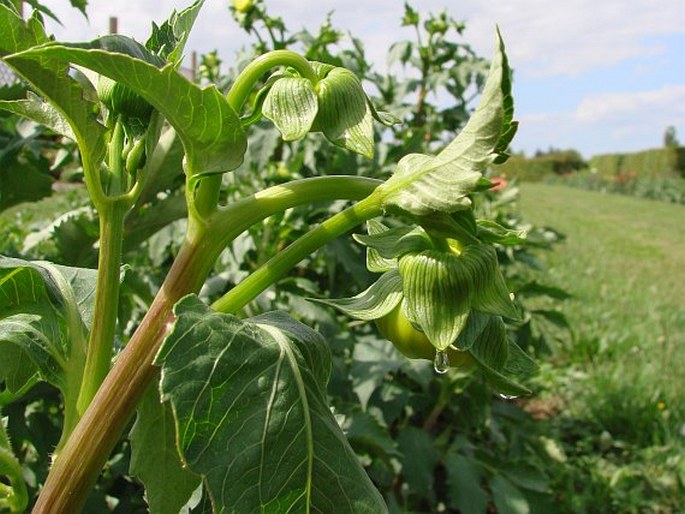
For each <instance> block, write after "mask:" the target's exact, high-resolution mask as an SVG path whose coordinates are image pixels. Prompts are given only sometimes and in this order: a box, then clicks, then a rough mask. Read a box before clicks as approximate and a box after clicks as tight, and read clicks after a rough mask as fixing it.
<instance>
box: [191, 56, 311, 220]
mask: <svg viewBox="0 0 685 514" xmlns="http://www.w3.org/2000/svg"><path fill="white" fill-rule="evenodd" d="M277 66H290V67H292V68H295V69H296V70H297V71H298V73H300V74H301V75H302V76H303V77H304V78H306V79H309V80H310V81H311V82H312V83H313V84H316V82H318V77H317V76H316V73H314V70H313V69H312V66H311V65H310V64H309V61H307V59H305V58H304V57H302V56H301V55H300V54H298V53H295V52H293V51H291V50H273V51H271V52H268V53H266V54H264V55H261V56H259V57H257V58H256V59H255V60H254V61H252V62H251V63H250V64H248V65H247V66H246V67H245V69H244V70H243V71H242V72H240V75H238V77H237V78H236V80H235V82H234V83H233V86H231V89H230V91H229V92H228V94H227V95H226V100H227V101H228V103H229V105H230V106H231V107H233V110H234V111H235V112H236V113H238V115H240V113H241V111H242V109H243V106H244V105H245V102H246V101H247V99H248V97H249V96H250V93H251V92H252V90H253V89H254V86H255V85H256V84H257V83H258V82H259V80H260V79H261V78H262V76H263V75H264V74H265V73H266V72H268V71H269V70H271V69H272V68H275V67H277ZM220 186H221V177H219V178H218V179H215V178H214V177H209V178H206V179H203V180H201V181H200V183H199V184H198V186H197V190H196V191H191V194H194V195H195V197H194V200H191V202H189V211H192V210H193V208H192V206H193V205H196V206H197V207H196V210H197V213H198V214H199V215H200V217H206V216H208V215H210V214H211V213H212V212H213V211H214V210H215V209H216V205H217V200H218V198H219V187H220Z"/></svg>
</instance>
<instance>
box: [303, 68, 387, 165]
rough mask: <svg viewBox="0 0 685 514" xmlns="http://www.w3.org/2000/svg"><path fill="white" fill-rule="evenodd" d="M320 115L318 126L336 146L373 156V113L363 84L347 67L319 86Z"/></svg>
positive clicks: (334, 69) (324, 80) (335, 72)
mask: <svg viewBox="0 0 685 514" xmlns="http://www.w3.org/2000/svg"><path fill="white" fill-rule="evenodd" d="M316 93H317V97H318V99H319V113H318V115H317V116H316V122H315V126H316V127H317V128H318V129H319V130H322V131H323V133H324V135H325V136H326V138H327V139H328V140H329V141H331V142H332V143H334V144H336V145H338V146H341V147H343V148H346V149H348V150H351V151H353V152H356V153H358V154H361V155H363V156H365V157H368V158H369V159H370V158H372V157H373V146H374V140H373V123H372V118H373V116H372V113H371V109H370V108H369V104H368V99H367V97H366V93H364V89H363V88H362V84H361V82H360V81H359V79H358V78H357V76H356V75H355V74H354V73H352V72H351V71H350V70H347V69H345V68H333V69H332V70H330V71H329V72H328V73H327V74H326V76H325V77H324V78H323V79H321V80H319V82H318V83H317V85H316Z"/></svg>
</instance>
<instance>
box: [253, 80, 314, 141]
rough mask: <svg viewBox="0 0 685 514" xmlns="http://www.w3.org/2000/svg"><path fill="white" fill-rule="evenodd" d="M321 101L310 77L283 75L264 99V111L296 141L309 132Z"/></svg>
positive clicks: (277, 126)
mask: <svg viewBox="0 0 685 514" xmlns="http://www.w3.org/2000/svg"><path fill="white" fill-rule="evenodd" d="M318 109H319V105H318V102H317V100H316V93H315V92H314V86H313V85H312V83H311V82H310V81H309V80H308V79H304V78H300V77H281V78H279V79H278V80H276V81H275V82H274V84H273V85H272V86H271V88H270V89H269V92H268V93H267V95H266V98H265V99H264V105H263V106H262V112H263V113H264V116H266V117H267V118H268V119H270V120H271V121H272V122H273V123H274V125H276V128H278V130H279V131H280V132H281V134H282V135H283V139H284V140H285V141H295V140H297V139H302V138H303V137H304V136H306V135H307V133H308V132H309V130H310V129H311V127H312V123H314V119H315V118H316V114H317V112H318Z"/></svg>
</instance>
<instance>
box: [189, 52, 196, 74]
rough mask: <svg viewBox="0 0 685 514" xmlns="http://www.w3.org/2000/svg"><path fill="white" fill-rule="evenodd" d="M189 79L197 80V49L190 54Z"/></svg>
mask: <svg viewBox="0 0 685 514" xmlns="http://www.w3.org/2000/svg"><path fill="white" fill-rule="evenodd" d="M190 80H192V81H193V82H197V51H195V50H193V52H192V53H191V54H190Z"/></svg>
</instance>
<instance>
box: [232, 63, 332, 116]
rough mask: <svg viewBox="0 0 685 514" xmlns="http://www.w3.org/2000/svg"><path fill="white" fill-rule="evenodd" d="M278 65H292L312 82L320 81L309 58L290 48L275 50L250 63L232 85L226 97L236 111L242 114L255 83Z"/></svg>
mask: <svg viewBox="0 0 685 514" xmlns="http://www.w3.org/2000/svg"><path fill="white" fill-rule="evenodd" d="M276 66H291V67H292V68H295V70H297V72H298V73H299V74H300V75H302V76H303V77H304V78H306V79H309V80H310V81H311V82H312V84H316V83H317V82H318V81H319V79H318V77H317V76H316V73H314V70H313V69H312V67H311V65H310V64H309V61H307V59H305V58H304V57H302V56H301V55H299V54H297V53H295V52H292V51H290V50H273V51H271V52H268V53H265V54H264V55H261V56H259V57H257V58H256V59H255V60H254V61H252V62H251V63H250V64H248V65H247V66H246V67H245V69H244V70H243V71H242V72H240V75H238V78H236V80H235V82H234V83H233V86H231V90H230V91H229V92H228V94H227V95H226V99H227V100H228V103H229V104H231V107H233V109H234V110H235V112H237V113H238V114H240V111H241V110H242V108H243V105H244V104H245V101H246V100H247V98H248V96H249V95H250V93H251V92H252V88H253V87H254V85H255V84H256V83H257V82H258V81H259V79H261V78H262V76H263V75H264V74H265V73H266V72H267V71H269V70H270V69H272V68H275V67H276Z"/></svg>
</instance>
